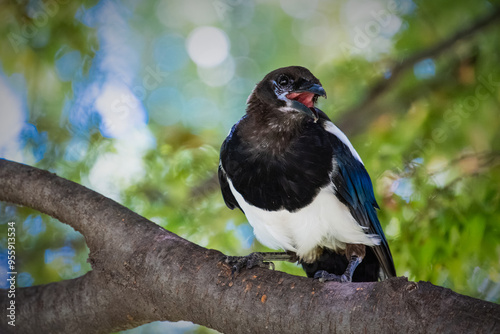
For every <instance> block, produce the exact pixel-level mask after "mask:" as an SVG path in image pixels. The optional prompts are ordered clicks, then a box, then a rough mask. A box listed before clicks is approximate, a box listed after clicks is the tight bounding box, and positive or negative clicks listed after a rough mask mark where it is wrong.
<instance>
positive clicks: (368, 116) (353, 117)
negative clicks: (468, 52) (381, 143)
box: [337, 7, 500, 135]
mask: <svg viewBox="0 0 500 334" xmlns="http://www.w3.org/2000/svg"><path fill="white" fill-rule="evenodd" d="M498 22H500V7H498V8H494V9H493V11H492V12H491V13H489V14H488V15H486V16H485V17H483V18H481V19H479V20H477V21H476V22H474V23H472V24H471V25H468V26H466V27H465V28H464V29H462V30H459V31H457V32H456V33H455V34H454V35H452V36H450V37H448V38H447V39H445V40H443V41H440V42H439V43H437V44H436V45H434V46H432V47H430V48H428V49H425V50H423V51H421V52H418V53H416V54H413V55H411V56H410V57H408V58H406V59H405V60H404V61H402V62H401V63H399V64H397V65H396V66H394V67H393V68H392V69H391V70H390V73H391V76H390V77H388V78H383V79H381V80H380V81H379V82H377V83H375V85H373V86H372V88H371V89H370V91H369V92H368V93H367V94H366V96H365V98H364V99H363V100H362V101H361V102H360V103H358V104H357V105H355V106H353V107H352V108H350V109H348V110H346V111H345V112H344V113H343V116H342V117H341V118H340V119H338V120H337V125H338V126H339V127H340V128H341V129H342V130H343V131H344V132H345V133H347V134H348V135H353V134H356V133H359V132H361V131H362V130H363V129H364V128H365V127H366V126H367V125H368V124H370V122H371V121H372V120H373V119H374V118H375V116H376V115H374V113H373V112H372V111H373V110H372V107H373V105H374V103H375V102H376V101H377V100H378V99H379V98H380V97H381V96H382V95H383V94H384V93H385V92H387V91H389V88H391V87H392V85H393V84H394V83H396V82H397V81H398V79H399V77H400V76H401V75H402V74H403V73H405V72H406V71H407V70H408V69H411V68H413V66H414V65H415V64H417V63H418V62H420V61H422V60H424V59H427V58H431V57H437V56H439V55H440V54H442V53H443V52H445V51H447V50H449V49H450V48H451V47H453V46H454V45H455V44H456V43H457V42H458V41H461V40H464V39H466V38H469V37H471V36H473V35H474V34H476V33H477V32H479V31H481V30H482V29H484V28H486V27H488V26H489V25H491V24H493V23H498ZM360 120H362V121H360Z"/></svg>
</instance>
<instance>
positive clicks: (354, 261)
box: [314, 244, 366, 283]
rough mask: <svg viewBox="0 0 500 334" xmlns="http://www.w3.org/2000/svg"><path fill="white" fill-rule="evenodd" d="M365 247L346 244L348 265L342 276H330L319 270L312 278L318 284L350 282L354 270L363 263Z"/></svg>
mask: <svg viewBox="0 0 500 334" xmlns="http://www.w3.org/2000/svg"><path fill="white" fill-rule="evenodd" d="M365 247H366V246H365V245H361V244H347V245H346V250H345V253H346V256H348V258H349V263H348V264H347V268H346V269H345V271H344V273H343V274H342V275H335V274H330V273H328V272H327V271H325V270H319V271H317V272H316V273H315V274H314V278H317V279H319V281H320V282H325V281H335V282H342V283H344V282H352V275H353V274H354V270H356V268H357V267H358V265H359V264H360V263H361V261H363V258H364V257H365V254H366V248H365Z"/></svg>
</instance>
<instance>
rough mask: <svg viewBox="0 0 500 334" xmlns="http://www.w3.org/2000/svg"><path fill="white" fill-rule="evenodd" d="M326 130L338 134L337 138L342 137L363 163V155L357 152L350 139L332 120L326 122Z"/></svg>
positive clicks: (353, 153)
mask: <svg viewBox="0 0 500 334" xmlns="http://www.w3.org/2000/svg"><path fill="white" fill-rule="evenodd" d="M325 130H326V131H328V132H330V133H331V134H333V135H335V136H337V138H338V139H340V140H341V141H342V142H343V143H344V144H345V145H346V146H347V147H348V148H349V150H350V151H351V153H352V155H353V156H354V157H355V158H356V159H358V161H359V162H361V163H362V164H363V160H361V157H360V156H359V154H358V152H356V150H355V149H354V146H352V144H351V142H350V141H349V139H347V136H346V135H345V134H344V133H343V132H342V131H341V130H340V129H339V128H338V127H337V126H336V125H335V124H333V123H332V122H325ZM363 165H364V164H363Z"/></svg>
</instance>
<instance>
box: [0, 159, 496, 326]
mask: <svg viewBox="0 0 500 334" xmlns="http://www.w3.org/2000/svg"><path fill="white" fill-rule="evenodd" d="M0 200H2V201H5V202H10V203H15V204H18V205H24V206H29V207H32V208H34V209H37V210H39V211H40V212H44V213H47V214H49V215H51V216H53V217H55V218H57V219H59V220H60V221H61V222H63V223H66V224H69V225H71V226H72V227H73V228H75V229H76V230H78V231H80V232H81V233H82V234H83V235H84V237H85V239H86V241H87V244H88V246H89V248H90V255H89V258H90V262H91V264H92V271H90V272H89V273H87V274H86V275H84V276H82V277H79V278H76V279H72V280H67V281H62V282H57V283H51V284H47V285H41V286H34V287H28V288H19V289H17V298H16V299H17V302H18V303H17V305H18V306H19V307H18V309H17V318H16V327H15V330H13V328H12V327H11V326H8V325H7V318H6V317H5V316H2V317H0V329H1V330H0V332H2V333H10V332H15V333H109V332H112V331H117V330H121V329H127V328H133V327H136V326H139V325H141V324H145V323H148V322H152V321H157V320H169V321H178V320H187V321H192V322H194V323H197V324H201V325H204V326H207V327H210V328H214V329H217V330H219V331H221V332H224V333H267V332H273V333H305V332H309V333H335V332H339V333H346V332H355V333H360V332H366V333H409V332H411V333H457V332H462V333H463V332H471V333H493V332H499V331H500V305H497V304H493V303H489V302H485V301H481V300H478V299H474V298H471V297H466V296H462V295H459V294H457V293H455V292H453V291H451V290H449V289H445V288H442V287H437V286H434V285H432V284H430V283H427V282H418V283H417V282H408V281H407V279H406V278H404V277H399V278H394V279H390V280H387V281H384V282H380V283H351V284H345V283H344V284H340V283H334V282H329V283H323V284H322V283H320V282H318V281H315V280H312V279H308V278H304V277H295V276H291V275H288V274H285V273H282V272H277V271H272V270H266V269H261V268H256V269H252V270H245V271H243V272H242V273H240V274H239V275H237V276H236V277H234V278H232V277H231V275H230V270H229V268H228V267H227V266H225V265H222V264H220V263H219V260H220V259H221V257H222V254H221V253H220V252H218V251H216V250H210V249H205V248H202V247H200V246H197V245H195V244H193V243H191V242H189V241H187V240H185V239H182V238H180V237H179V236H177V235H175V234H173V233H171V232H169V231H167V230H165V229H163V228H161V227H160V226H158V225H156V224H154V223H152V222H150V221H149V220H147V219H146V218H143V217H141V216H139V215H137V214H136V213H134V212H132V211H130V210H128V209H127V208H125V207H123V206H121V205H119V204H118V203H116V202H114V201H112V200H110V199H108V198H106V197H104V196H102V195H100V194H98V193H96V192H94V191H92V190H89V189H87V188H85V187H83V186H81V185H78V184H76V183H73V182H71V181H68V180H65V179H62V178H60V177H58V176H56V175H55V174H51V173H49V172H47V171H43V170H39V169H36V168H33V167H30V166H26V165H21V164H18V163H15V162H10V161H7V160H0ZM6 302H7V294H6V291H5V290H4V291H0V305H1V308H2V309H4V310H5V307H6Z"/></svg>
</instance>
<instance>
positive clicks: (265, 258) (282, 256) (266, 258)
mask: <svg viewBox="0 0 500 334" xmlns="http://www.w3.org/2000/svg"><path fill="white" fill-rule="evenodd" d="M297 260H298V259H297V255H295V253H293V252H286V253H283V252H254V253H250V254H249V255H247V256H224V257H223V259H222V261H223V262H225V263H227V264H229V265H231V266H232V267H231V274H233V275H234V273H238V272H240V271H241V269H243V268H247V269H250V268H253V267H261V268H271V269H273V270H274V263H272V262H271V261H288V262H297Z"/></svg>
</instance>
